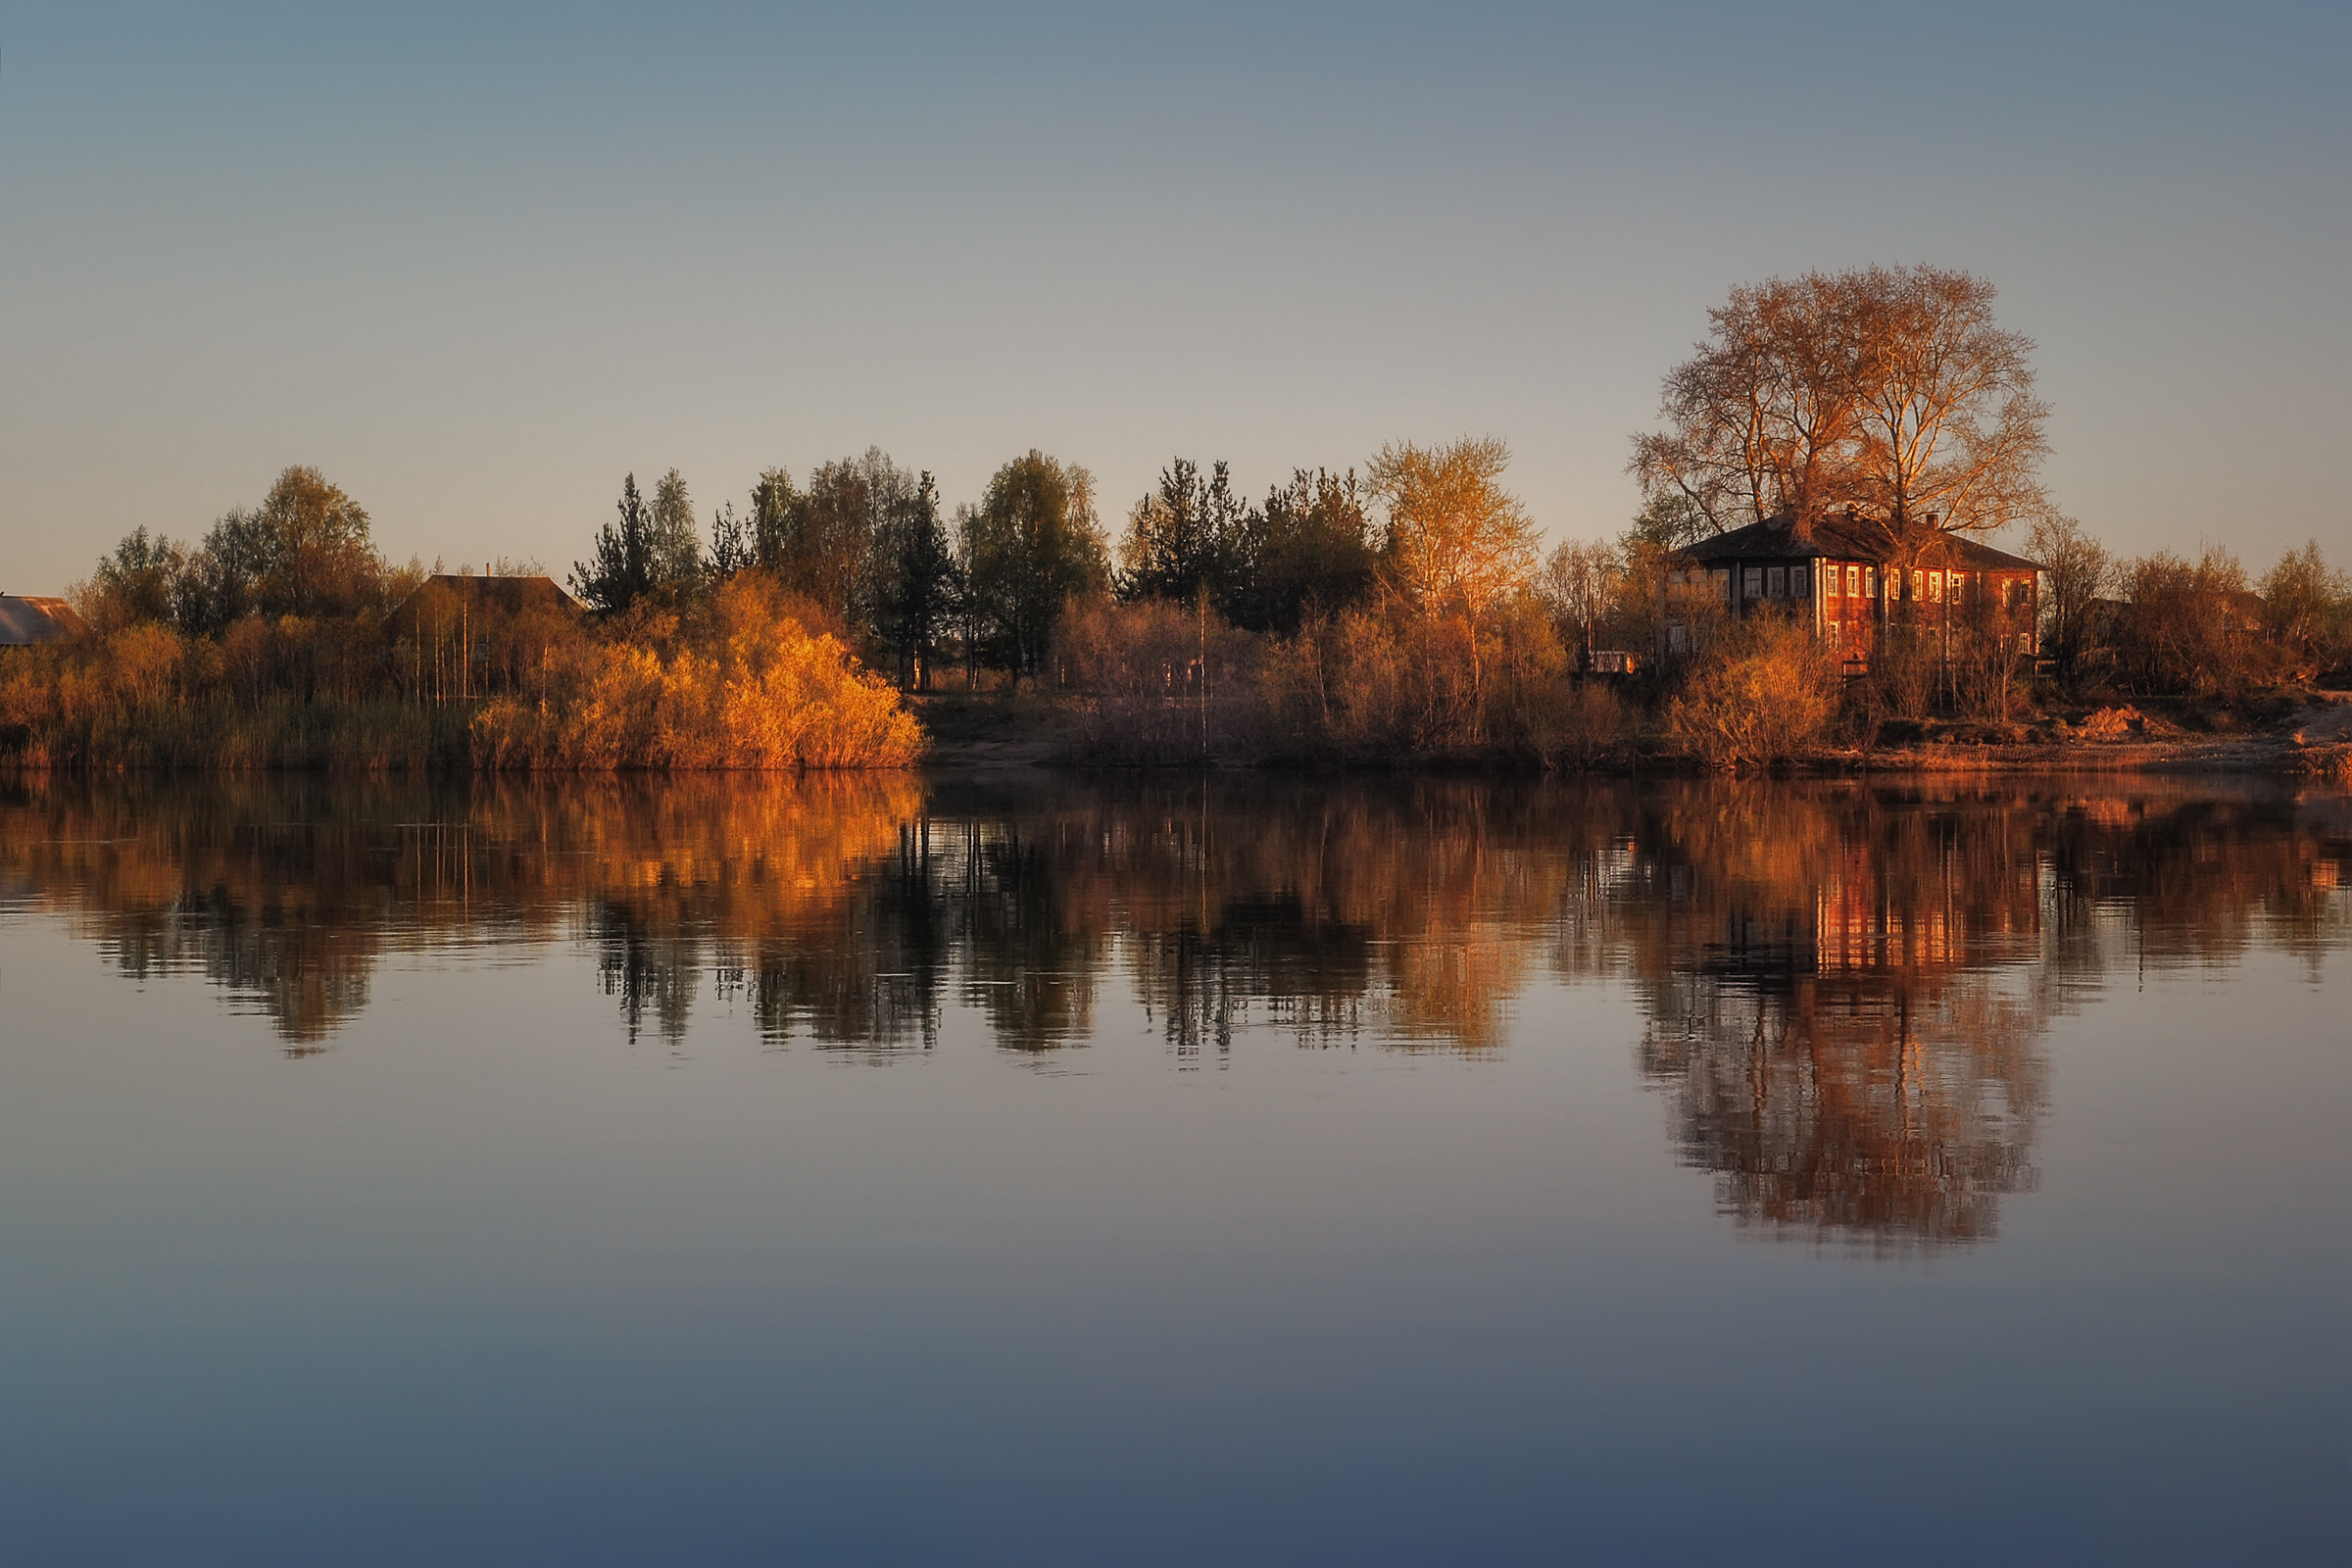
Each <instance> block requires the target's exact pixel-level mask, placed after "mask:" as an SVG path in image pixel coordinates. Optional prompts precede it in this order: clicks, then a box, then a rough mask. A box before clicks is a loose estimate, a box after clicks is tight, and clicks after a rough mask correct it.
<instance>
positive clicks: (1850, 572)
mask: <svg viewBox="0 0 2352 1568" xmlns="http://www.w3.org/2000/svg"><path fill="white" fill-rule="evenodd" d="M1861 594H1862V568H1861V567H1860V566H1848V567H1846V568H1845V597H1846V598H1848V599H1857V598H1860V597H1861Z"/></svg>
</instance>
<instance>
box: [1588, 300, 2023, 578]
mask: <svg viewBox="0 0 2352 1568" xmlns="http://www.w3.org/2000/svg"><path fill="white" fill-rule="evenodd" d="M1992 298H1993V288H1992V285H1991V284H1990V283H1988V282H1986V281H1985V280H1984V279H1983V278H1979V277H1975V276H1972V275H1971V274H1969V273H1967V272H1956V271H1948V270H1943V269H1940V268H1934V267H1894V268H1888V267H1871V268H1863V269H1859V270H1851V271H1844V272H1836V273H1824V272H1808V273H1806V274H1805V275H1804V276H1802V277H1798V278H1794V279H1788V278H1773V279H1770V280H1769V281H1767V282H1764V283H1758V284H1742V285H1740V286H1739V287H1737V288H1734V289H1733V290H1732V292H1731V297H1730V298H1729V300H1727V301H1726V302H1725V303H1724V304H1723V305H1720V306H1718V307H1716V308H1715V309H1713V310H1711V311H1709V312H1708V313H1707V319H1708V321H1709V323H1710V329H1709V332H1708V335H1707V336H1706V338H1705V339H1703V340H1702V341H1701V342H1699V343H1698V344H1697V345H1696V347H1695V349H1694V351H1693V353H1692V355H1691V358H1690V359H1689V360H1687V361H1685V362H1684V363H1683V364H1681V365H1679V366H1677V367H1675V368H1674V369H1672V370H1671V371H1669V372H1668V373H1667V375H1666V379H1665V385H1664V388H1663V393H1662V396H1661V397H1660V400H1659V413H1660V414H1661V415H1662V416H1663V417H1664V419H1665V423H1666V428H1665V429H1663V430H1658V431H1652V432H1650V433H1647V434H1644V435H1640V436H1637V437H1635V439H1634V457H1633V461H1632V463H1631V464H1630V465H1629V466H1630V467H1631V469H1632V471H1633V472H1634V473H1635V474H1636V475H1638V476H1639V477H1640V479H1641V480H1642V488H1643V490H1644V492H1645V493H1646V494H1647V495H1648V496H1649V498H1650V499H1651V501H1652V502H1653V503H1655V502H1656V501H1658V500H1659V499H1660V498H1663V497H1681V498H1683V499H1684V500H1685V501H1686V502H1688V503H1689V504H1690V505H1691V506H1692V507H1695V508H1696V509H1697V510H1698V512H1699V513H1700V514H1701V515H1703V516H1704V517H1705V518H1706V520H1707V522H1708V523H1709V524H1711V525H1712V526H1713V527H1715V528H1716V529H1718V530H1721V529H1728V528H1735V527H1739V526H1740V525H1741V524H1743V523H1748V522H1754V521H1757V520H1759V519H1762V518H1765V517H1771V516H1789V517H1792V518H1794V519H1795V520H1796V521H1797V522H1798V523H1799V524H1804V525H1810V524H1811V523H1812V522H1814V521H1816V520H1818V519H1819V518H1820V517H1821V516H1823V515H1826V514H1827V513H1829V512H1831V511H1833V510H1836V509H1838V508H1840V507H1852V508H1855V509H1857V510H1859V511H1862V512H1864V513H1866V514H1867V515H1872V516H1875V517H1878V518H1879V519H1881V520H1882V521H1885V522H1886V523H1887V524H1888V525H1889V526H1890V527H1892V528H1893V529H1894V530H1895V531H1896V532H1897V534H1898V535H1903V536H1911V535H1918V534H1924V533H1925V532H1926V531H1928V530H1930V529H1936V530H1943V531H1968V532H1978V531H1988V530H1991V529H1995V528H1999V527H2002V526H2004V525H2006V524H2008V523H2010V522H2014V521H2017V520H2019V519H2021V518H2025V517H2029V516H2033V515H2038V514H2039V513H2040V512H2041V511H2042V510H2043V500H2042V494H2041V490H2040V487H2039V485H2038V484H2037V483H2036V482H2035V471H2036V469H2037V467H2038V466H2039V464H2040V460H2041V456H2042V453H2043V451H2044V450H2045V443H2044V441H2043V438H2042V428H2041V427H2042V421H2043V420H2044V419H2045V418H2046V417H2048V413H2049V411H2048V408H2047V406H2046V405H2044V404H2043V403H2042V402H2041V401H2040V400H2039V399H2038V398H2036V397H2035V396H2034V370H2033V366H2032V364H2031V355H2032V353H2033V348H2034V345H2033V342H2032V340H2031V339H2029V338H2027V337H2026V336H2025V335H2024V334H2022V333H2018V332H2010V331H2004V330H2002V329H2001V328H2000V327H1998V326H1997V325H1995V324H1994V322H1993V319H1992Z"/></svg>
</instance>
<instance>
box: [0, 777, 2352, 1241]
mask: <svg viewBox="0 0 2352 1568" xmlns="http://www.w3.org/2000/svg"><path fill="white" fill-rule="evenodd" d="M2348 853H2352V809H2347V807H2346V804H2345V802H2344V800H2343V799H2342V798H2341V797H2340V796H2336V795H2300V796H2299V795H2297V794H2294V793H2292V792H2290V791H2287V790H2285V789H2283V788H2280V787H2277V786H2273V785H2270V784H2265V783H2259V782H2250V781H2249V782H2235V783H2212V782H2197V783H2193V784H2191V783H2165V782H2160V781H2116V782H2112V783H2110V782H2104V781H2102V782H2097V783H2086V782H2084V781H2081V780H2065V781H2021V782H2014V783H2012V782H1997V783H1992V784H1982V785H1976V786H1966V787H1962V786H1951V785H1928V786H1918V785H1900V786H1889V785H1880V784H1872V785H1857V784H1822V785H1754V784H1750V785H1729V784H1706V783H1667V784H1659V785H1649V786H1643V787H1640V788H1636V787H1633V786H1630V785H1618V784H1595V783H1523V784H1500V785H1497V784H1484V783H1471V782H1458V781H1442V780H1441V781H1432V780H1419V781H1398V780H1386V781H1374V782H1351V783H1341V784H1334V783H1328V782H1317V781H1305V780H1285V779H1251V778H1244V779H1219V780H1214V781H1211V782H1209V783H1208V784H1206V785H1203V784H1201V783H1200V782H1198V781H1148V780H1147V781H1124V782H1115V783H1098V782H1086V781H1072V780H1056V779H1049V778H1044V777H1040V778H1038V779H1034V780H1030V779H1024V780H1021V781H1019V782H1018V783H1016V784H1006V785H984V784H973V783H961V784H958V783H933V784H924V783H922V782H919V781H916V780H912V779H906V778H882V779H814V780H809V781H805V782H801V783H791V782H784V781H775V780H734V779H710V778H702V779H688V780H677V781H658V780H621V781H612V782H606V783H601V784H587V785H583V784H578V783H566V784H564V785H561V786H539V785H531V784H527V783H520V782H515V781H497V782H484V783H478V784H464V783H439V784H434V783H423V782H414V783H412V782H400V781H382V782H376V783H372V784H365V785H354V784H350V783H344V782H335V783H328V782H324V781H319V780H315V779H308V778H302V777H265V778H230V779H206V780H199V781H188V780H176V781H175V780H167V779H153V778H148V779H130V780H105V781H88V780H72V781H69V780H33V781H19V782H17V783H15V784H13V785H11V786H9V787H8V788H7V790H6V792H5V793H4V794H0V898H5V899H7V900H8V901H10V902H11V903H16V904H21V905H27V906H30V907H37V908H41V909H47V910H52V911H55V912H57V913H59V914H61V915H63V916H64V917H65V918H66V919H68V920H69V921H71V922H72V923H73V926H74V928H75V929H76V930H78V931H80V932H81V933H83V934H84V935H86V936H87V937H88V938H90V939H91V940H93V941H95V942H96V943H97V944H99V945H100V947H101V948H102V950H103V951H104V952H105V954H106V955H107V956H108V958H109V960H110V961H111V962H112V963H114V964H115V965H116V966H117V967H119V968H120V969H121V970H122V971H123V973H124V974H125V975H128V976H131V977H133V978H138V977H144V976H149V975H155V974H162V973H169V972H195V973H201V974H203V975H204V976H206V977H207V978H208V979H210V980H211V981H213V982H214V983H215V984H217V985H219V986H221V987H222V988H223V989H224V990H226V991H227V992H228V993H229V994H231V995H232V996H233V997H234V998H236V999H237V1001H238V1003H239V1004H240V1005H247V1006H251V1007H254V1008H256V1009H258V1010H259V1011H261V1012H263V1013H265V1014H267V1016H268V1017H269V1018H270V1020H271V1021H272V1023H273V1025H274V1027H275V1029H276V1031H277V1033H278V1034H279V1036H280V1037H281V1040H282V1041H283V1043H284V1045H285V1047H286V1049H287V1050H288V1051H289V1052H290V1053H293V1054H306V1053H310V1052H314V1051H317V1050H319V1049H320V1048H321V1047H322V1046H323V1045H324V1044H325V1043H327V1042H328V1041H329V1040H330V1039H331V1037H332V1036H333V1034H334V1032H335V1030H336V1028H337V1027H338V1026H339V1025H340V1024H341V1023H343V1022H344V1021H345V1020H347V1019H349V1018H350V1017H352V1016H353V1015H354V1014H356V1013H358V1012H359V1011H361V1010H362V1009H364V1008H366V1007H367V1006H368V1004H369V998H370V989H369V988H370V979H371V976H372V975H373V973H374V970H375V968H376V966H377V965H378V964H380V963H382V962H383V961H385V959H386V958H387V956H391V955H395V954H400V953H428V952H446V951H452V950H480V951H482V952H484V953H487V954H491V955H512V954H515V953H517V952H521V951H527V950H529V949H531V948H533V947H544V946H547V945H551V944H558V943H576V944H579V945H581V946H582V947H584V948H585V949H586V950H587V951H589V952H592V953H593V954H594V956H595V958H596V973H597V976H598V982H599V984H601V985H602V986H603V988H604V990H605V991H606V992H607V993H608V994H609V995H610V996H611V997H612V998H613V1005H614V1006H615V1007H616V1009H617V1011H618V1013H619V1016H620V1018H621V1020H622V1022H623V1024H624V1025H625V1027H626V1029H627V1031H628V1033H629V1035H630V1037H631V1038H632V1039H633V1040H634V1039H637V1038H639V1037H641V1036H644V1037H651V1038H657V1039H662V1040H666V1041H671V1042H676V1041H679V1040H682V1039H683V1038H684V1037H685V1035H686V1033H687V1031H688V1029H689V1027H690V1025H691V1023H692V1020H693V1018H694V1016H695V1013H696V1010H697V1008H698V1007H702V1006H705V1005H709V1004H710V1003H711V1002H713V1001H715V1002H717V1003H718V1004H721V1005H727V1006H730V1007H735V1008H738V1009H740V1010H743V1011H748V1013H749V1014H750V1015H751V1016H752V1017H753V1018H754V1019H756V1020H757V1023H758V1025H759V1028H760V1032H761V1034H762V1035H763V1036H764V1037H765V1038H766V1039H767V1040H769V1041H770V1042H771V1043H775V1044H782V1043H785V1042H790V1041H796V1040H801V1041H808V1042H811V1043H813V1044H814V1045H816V1046H817V1047H819V1048H822V1049H828V1050H846V1051H851V1052H857V1053H864V1054H873V1055H876V1056H890V1055H894V1054H902V1053H906V1052H910V1051H911V1052H921V1051H927V1050H931V1049H934V1048H936V1046H937V1044H938V1041H939V1039H940V1035H941V1030H942V1020H943V1017H944V1016H945V1015H946V1013H947V1012H948V1011H949V1010H950V1009H969V1010H970V1011H971V1012H972V1013H973V1014H975V1015H976V1016H977V1017H979V1018H980V1019H982V1020H984V1022H985V1026H986V1028H987V1030H988V1032H989V1034H990V1036H991V1038H993V1040H994V1041H995V1042H996V1043H997V1045H998V1046H999V1047H1000V1048H1003V1049H1005V1050H1007V1051H1011V1052H1019V1053H1027V1054H1034V1053H1045V1052H1054V1051H1060V1050H1067V1049H1070V1048H1075V1047H1082V1046H1084V1045H1085V1044H1086V1043H1087V1042H1088V1041H1089V1040H1090V1039H1091V1038H1093V1036H1094V1034H1095V1032H1096V1030H1097V1027H1098V1018H1099V1015H1100V1013H1101V1010H1102V1007H1103V1004H1104V1000H1105V998H1106V996H1114V995H1115V996H1117V997H1120V998H1122V999H1124V998H1128V997H1131V998H1132V999H1133V1000H1134V1001H1135V1002H1137V1003H1140V1004H1141V1005H1142V1006H1143V1007H1144V1008H1145V1009H1146V1010H1147V1011H1148V1012H1149V1014H1150V1016H1151V1018H1152V1022H1153V1025H1154V1027H1155V1028H1157V1029H1158V1030H1160V1031H1161V1032H1162V1034H1163V1035H1164V1038H1165V1040H1166V1043H1167V1047H1168V1050H1169V1051H1170V1054H1171V1058H1172V1060H1173V1061H1174V1063H1175V1064H1176V1065H1177V1066H1179V1067H1182V1068H1202V1067H1207V1068H1213V1067H1215V1066H1217V1065H1220V1064H1223V1063H1226V1062H1229V1061H1230V1060H1231V1059H1232V1055H1233V1053H1234V1050H1235V1046H1236V1041H1237V1039H1238V1038H1240V1037H1241V1036H1243V1035H1245V1034H1248V1033H1250V1032H1251V1031H1256V1032H1258V1033H1260V1034H1262V1035H1264V1036H1266V1037H1269V1038H1272V1039H1277V1040H1283V1039H1287V1040H1290V1041H1293V1042H1296V1043H1297V1044H1299V1045H1300V1046H1304V1047H1313V1048H1327V1047H1334V1046H1352V1045H1372V1046H1377V1047H1381V1048H1384V1049H1392V1050H1403V1051H1432V1050H1434V1051H1446V1052H1454V1053H1461V1054H1468V1055H1470V1056H1473V1057H1477V1056H1485V1055H1491V1054H1498V1053H1501V1052H1503V1051H1504V1050H1505V1049H1506V1048H1513V1047H1515V1048H1517V1049H1521V1050H1527V1049H1540V1048H1542V1046H1543V1045H1544V1040H1543V1038H1542V1032H1543V1031H1544V1030H1545V1029H1556V1028H1560V1027H1562V1025H1561V1024H1560V1023H1559V1022H1558V1021H1557V1019H1556V1018H1555V1017H1554V1016H1552V1015H1551V1014H1550V1013H1546V1014H1545V1015H1544V1016H1541V1017H1538V1016H1533V1015H1531V1016H1530V1017H1528V1018H1524V1019H1522V1018H1520V1017H1518V1016H1517V1009H1518V1008H1519V1007H1520V1005H1522V1003H1523V1002H1524V1001H1525V999H1526V998H1527V997H1528V995H1529V993H1530V991H1531V987H1532V986H1533V984H1534V983H1535V982H1536V981H1538V980H1539V979H1544V978H1549V979H1554V980H1560V981H1567V982H1588V981H1596V980H1605V981H1608V982H1611V983H1615V984H1621V985H1624V986H1627V987H1630V988H1631V990H1632V993H1633V994H1634V995H1635V996H1636V997H1637V998H1638V999H1639V1000H1640V1003H1641V1005H1642V1010H1643V1012H1644V1014H1645V1016H1646V1019H1647V1023H1646V1027H1645V1029H1644V1032H1643V1034H1642V1038H1641V1039H1640V1041H1639V1042H1638V1044H1637V1045H1636V1048H1635V1049H1636V1053H1637V1060H1638V1063H1639V1068H1640V1070H1641V1072H1642V1074H1643V1075H1644V1078H1645V1080H1646V1081H1647V1082H1648V1083H1649V1084H1650V1085H1651V1086H1652V1087H1654V1088H1655V1089H1656V1090H1657V1091H1659V1093H1660V1095H1661V1097H1662V1102H1663V1103H1665V1104H1666V1105H1668V1106H1669V1107H1670V1126H1671V1136H1672V1139H1673V1142H1674V1146H1675V1147H1676V1149H1677V1150H1678V1151H1679V1152H1680V1155H1681V1157H1682V1158H1683V1159H1685V1160H1686V1161H1687V1162H1689V1163H1690V1164H1691V1165H1693V1166H1695V1167H1698V1168H1702V1169H1705V1170H1708V1171H1710V1172H1713V1173H1714V1174H1715V1176H1716V1179H1717V1193H1718V1199H1719V1201H1720V1202H1721V1204H1722V1206H1723V1208H1724V1209H1725V1210H1726V1211H1727V1212H1728V1213H1730V1214H1732V1215H1733V1216H1735V1217H1736V1218H1737V1219H1738V1220H1739V1221H1740V1222H1741V1223H1742V1224H1745V1225H1749V1226H1752V1227H1755V1228H1758V1229H1759V1230H1761V1231H1764V1232H1766V1233H1768V1234H1774V1235H1783V1236H1792V1237H1812V1238H1815V1239H1826V1240H1842V1241H1850V1242H1855V1243H1858V1244H1861V1245H1865V1246H1869V1247H1874V1248H1888V1247H1892V1248H1901V1247H1908V1246H1936V1245H1942V1244H1950V1243H1965V1242H1971V1241H1976V1240H1981V1239H1984V1238H1986V1237H1989V1236H1991V1235H1992V1234H1994V1231H1995V1227H1996V1222H1997V1218H1998V1210H1999V1205H2000V1202H2001V1200H2002V1199H2003V1198H2004V1197H2005V1196H2006V1195H2010V1194H2014V1193H2017V1192H2019V1191H2021V1190H2024V1189H2027V1188H2030V1187H2031V1186H2032V1185H2033V1184H2034V1179H2035V1173H2034V1162H2033V1149H2034V1125H2035V1119H2036V1117H2037V1115H2039V1114H2040V1113H2041V1111H2042V1108H2043V1106H2044V1105H2045V1103H2046V1100H2047V1087H2048V1079H2049V1066H2048V1063H2047V1061H2046V1058H2045V1054H2044V1052H2043V1048H2042V1044H2041V1042H2042V1039H2043V1036H2044V1034H2045V1032H2046V1030H2047V1028H2048V1025H2049V1023H2050V1020H2051V1019H2053V1018H2054V1017H2057V1016H2059V1015H2061V1014H2063V1013H2065V1012H2067V1011H2068V1010H2070V1009H2074V1008H2078V1007H2081V1006H2083V1005H2088V1003H2089V1002H2090V1000H2091V999H2092V998H2093V997H2094V996H2095V994H2096V993H2097V991H2098V990H2099V989H2100V988H2101V987H2102V986H2105V985H2107V984H2110V983H2114V982H2115V981H2116V980H2117V979H2118V978H2119V977H2122V978H2124V979H2126V980H2129V979H2130V978H2131V976H2132V975H2134V974H2136V973H2137V972H2138V971H2140V970H2141V969H2143V968H2147V967H2174V966H2179V965H2182V964H2215V965H2220V964H2228V963H2230V962H2233V961H2235V960H2236V959H2237V958H2238V957H2239V956H2241V955H2242V954H2243V953H2244V952H2246V951H2247V950H2248V949H2249V948H2250V947H2254V946H2257V945H2261V946H2268V947H2271V948H2273V949H2276V950H2278V951H2282V952H2285V953H2288V954H2291V955H2294V956H2299V957H2301V958H2302V959H2304V960H2305V962H2306V963H2307V964H2308V965H2309V966H2310V968H2311V972H2312V973H2313V975H2314V976H2315V978H2316V975H2317V972H2318V964H2319V961H2320V956H2321V955H2322V954H2324V953H2326V952H2327V951H2328V950H2330V949H2332V948H2338V947H2341V946H2342V945H2343V944H2344V942H2345V939H2346V935H2347V930H2348V928H2352V895H2348V894H2347V892H2346V891H2345V883H2344V875H2343V873H2344V869H2345V861H2346V858H2347V855H2348ZM1553 1011H1554V1012H1556V1011H1557V1009H1553Z"/></svg>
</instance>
